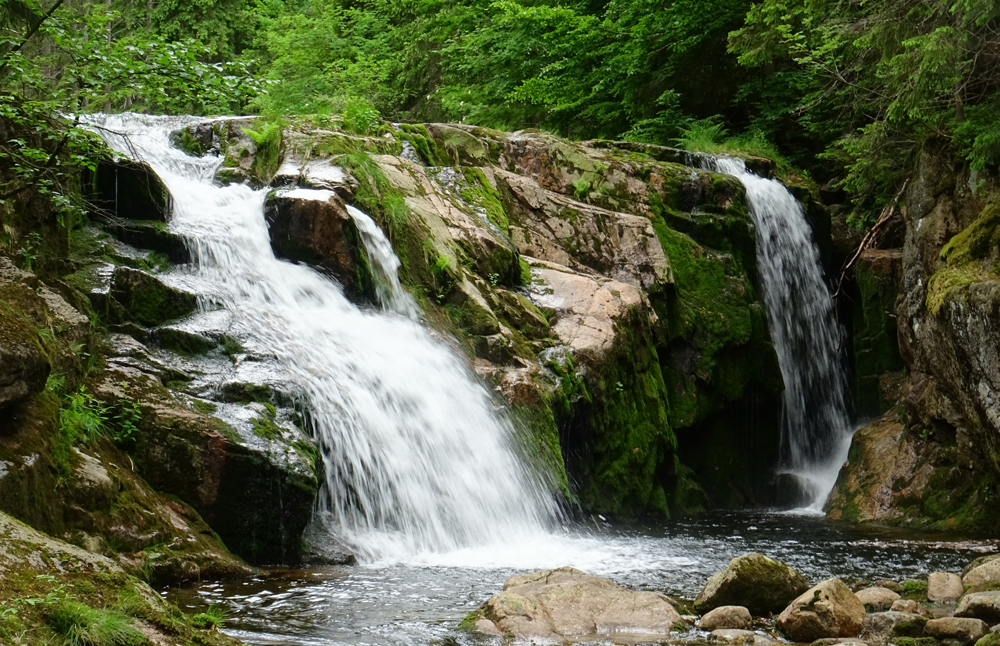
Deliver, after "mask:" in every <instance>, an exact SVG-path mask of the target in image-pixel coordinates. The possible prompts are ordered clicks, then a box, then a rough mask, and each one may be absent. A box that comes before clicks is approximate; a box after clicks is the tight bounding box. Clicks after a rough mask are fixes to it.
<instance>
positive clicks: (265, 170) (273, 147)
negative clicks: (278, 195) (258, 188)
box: [240, 118, 286, 184]
mask: <svg viewBox="0 0 1000 646" xmlns="http://www.w3.org/2000/svg"><path fill="white" fill-rule="evenodd" d="M257 123H260V124H261V127H260V130H251V129H249V128H240V129H241V130H242V131H243V132H245V133H246V134H247V135H248V136H249V137H250V139H252V140H253V143H254V146H255V147H256V149H257V151H256V153H255V154H254V159H253V166H252V167H251V168H250V173H251V174H252V175H253V176H254V178H255V179H257V180H258V181H259V182H261V183H262V184H266V183H267V182H269V181H270V180H271V177H273V176H274V173H275V172H277V170H278V166H279V165H280V164H281V134H282V130H283V129H284V127H285V125H286V123H285V120H284V119H281V118H277V119H273V120H266V119H265V120H258V122H257Z"/></svg>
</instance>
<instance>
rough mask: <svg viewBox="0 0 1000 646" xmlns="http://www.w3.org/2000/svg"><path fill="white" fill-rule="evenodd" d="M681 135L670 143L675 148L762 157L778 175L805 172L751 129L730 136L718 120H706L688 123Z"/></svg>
mask: <svg viewBox="0 0 1000 646" xmlns="http://www.w3.org/2000/svg"><path fill="white" fill-rule="evenodd" d="M680 130H681V136H680V137H676V138H674V139H673V140H672V141H671V142H672V143H673V144H674V145H675V146H677V147H678V148H683V149H684V150H690V151H692V152H702V153H709V154H711V155H721V154H729V155H735V156H737V157H764V158H766V159H770V160H772V161H773V162H774V163H775V168H776V171H777V174H778V175H779V176H786V175H799V176H805V173H804V172H803V171H802V170H800V169H798V168H795V167H794V166H792V164H791V163H789V161H788V159H787V158H786V157H785V156H784V155H783V154H781V151H779V150H778V148H777V147H776V146H775V145H774V144H772V143H771V142H770V141H768V140H767V137H765V136H764V133H762V132H761V131H759V130H751V131H748V132H744V133H742V134H739V135H735V136H730V135H729V132H728V131H727V130H726V129H725V127H724V126H723V125H722V123H721V121H720V117H718V116H714V117H708V118H707V119H698V120H696V121H691V122H690V123H689V124H688V126H687V127H686V128H681V129H680Z"/></svg>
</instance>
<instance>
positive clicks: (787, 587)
mask: <svg viewBox="0 0 1000 646" xmlns="http://www.w3.org/2000/svg"><path fill="white" fill-rule="evenodd" d="M808 587H809V584H808V583H806V580H805V579H804V578H803V577H802V575H801V574H799V573H798V572H797V571H795V570H794V569H793V568H791V567H789V566H788V565H785V564H784V563H782V562H781V561H777V560H775V559H772V558H769V557H767V556H764V555H763V554H757V553H752V554H745V555H743V556H738V557H736V558H734V559H733V560H732V561H730V562H729V565H728V566H726V569H724V570H722V571H721V572H719V573H718V574H716V575H714V576H712V577H711V578H710V579H709V580H708V582H707V583H706V584H705V588H704V589H703V590H702V591H701V593H700V594H699V595H698V598H697V599H695V602H694V606H695V608H696V609H697V610H698V611H699V612H707V611H709V610H712V609H714V608H718V607H720V606H728V605H742V606H743V607H745V608H746V609H747V610H749V611H750V612H751V613H753V614H755V615H763V614H767V613H769V612H778V611H780V610H781V609H782V608H784V607H785V605H787V604H788V602H789V601H790V600H792V599H794V598H795V597H796V596H797V595H800V594H802V592H803V591H805V590H806V589H807V588H808ZM852 596H853V595H852Z"/></svg>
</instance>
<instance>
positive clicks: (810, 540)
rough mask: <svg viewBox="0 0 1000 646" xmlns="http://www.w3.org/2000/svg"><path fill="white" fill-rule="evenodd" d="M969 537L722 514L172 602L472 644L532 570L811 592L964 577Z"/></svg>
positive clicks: (298, 629)
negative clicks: (477, 615)
mask: <svg viewBox="0 0 1000 646" xmlns="http://www.w3.org/2000/svg"><path fill="white" fill-rule="evenodd" d="M963 538H964V537H961V536H950V535H942V534H921V533H918V532H915V531H912V530H904V529H886V528H863V527H856V526H848V525H843V524H835V523H830V522H828V521H826V520H824V519H823V518H817V517H809V516H806V517H803V516H791V515H786V514H764V513H719V514H712V515H709V516H705V517H701V518H697V519H689V520H680V521H672V522H667V523H664V524H661V525H657V526H638V525H636V526H626V527H607V526H605V527H603V528H591V529H589V530H583V529H580V528H575V529H573V530H572V531H567V533H566V534H565V535H563V536H553V537H551V538H550V540H548V541H542V540H538V541H534V542H532V543H531V544H530V545H528V544H525V545H521V546H519V547H518V546H514V547H512V546H509V545H508V546H506V547H504V548H491V549H494V551H493V552H491V551H490V549H485V548H484V550H483V551H481V552H477V551H475V550H463V551H462V552H459V553H454V554H445V555H429V554H428V555H423V556H421V557H417V558H415V559H413V560H412V562H408V563H402V562H396V563H381V564H375V565H368V566H360V567H352V568H316V569H305V570H274V571H271V572H268V573H266V574H264V575H261V576H259V577H256V578H254V579H252V580H248V581H231V582H221V583H211V582H206V583H202V584H200V585H196V586H193V587H186V588H180V589H177V588H171V589H169V590H166V591H165V593H166V595H167V596H168V598H169V599H170V601H172V602H174V603H176V604H178V605H180V606H181V607H185V608H187V609H189V610H196V609H201V608H204V607H206V606H207V605H209V604H216V605H220V606H222V607H224V608H226V609H227V611H228V613H229V614H228V620H227V622H226V631H227V632H229V633H231V634H233V635H234V636H236V637H239V638H241V639H243V640H245V641H247V642H248V643H251V644H352V645H361V644H379V645H393V646H395V645H404V644H406V645H413V646H416V645H422V646H423V645H427V644H431V643H434V642H438V643H440V641H441V640H446V639H447V638H454V639H455V640H457V641H458V643H467V642H469V639H468V637H466V636H464V635H461V634H458V633H456V632H454V630H453V629H454V627H455V626H456V625H457V624H458V622H459V621H461V619H462V618H463V617H464V616H465V615H466V613H468V612H469V611H470V610H473V609H474V608H476V607H478V606H479V604H481V603H482V602H483V601H485V600H486V599H487V598H489V597H490V596H491V595H492V594H494V593H496V592H497V591H499V590H500V587H501V586H502V584H503V582H504V580H505V579H506V578H507V577H509V576H511V575H513V574H517V573H521V572H526V571H530V570H534V569H540V568H550V567H558V566H561V565H573V566H575V567H578V568H580V569H582V570H584V571H586V572H588V573H590V574H598V575H602V576H607V577H609V578H611V579H614V580H615V581H617V582H619V583H621V584H623V585H626V586H630V587H634V588H638V589H645V590H658V591H662V592H666V593H668V594H674V595H678V596H681V597H686V598H693V597H694V596H696V595H697V594H698V592H699V591H700V590H701V588H702V586H703V585H704V583H705V580H706V579H707V578H708V577H709V576H711V575H712V574H714V573H715V572H718V571H719V570H720V569H722V568H723V567H724V566H725V565H726V564H727V563H728V562H729V560H730V559H732V558H733V557H735V556H738V555H740V554H745V553H747V552H762V553H764V554H767V555H769V556H773V557H775V558H778V559H780V560H782V561H785V562H786V563H788V564H790V565H792V566H793V567H795V568H797V569H798V570H799V571H801V572H802V573H803V574H804V575H805V576H806V578H807V579H808V580H810V581H812V582H817V581H819V580H822V579H825V578H829V577H831V576H838V577H841V578H843V579H844V580H846V581H848V582H849V583H850V582H857V581H860V580H865V579H867V580H873V579H880V578H884V579H893V580H896V581H902V580H905V579H908V578H913V577H921V576H926V575H927V574H928V573H930V572H934V571H946V572H948V571H950V572H959V571H961V568H962V567H963V566H964V565H966V564H967V563H968V562H969V561H971V560H972V559H974V558H976V556H978V555H979V553H981V552H983V551H995V550H996V546H995V545H994V543H993V542H992V541H986V542H983V541H964V542H963ZM496 550H499V552H498V551H496ZM477 559H478V561H477ZM477 562H478V563H479V564H483V565H480V566H475V565H474V564H475V563H477ZM485 564H488V565H485Z"/></svg>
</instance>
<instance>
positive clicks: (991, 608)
mask: <svg viewBox="0 0 1000 646" xmlns="http://www.w3.org/2000/svg"><path fill="white" fill-rule="evenodd" d="M955 616H956V617H971V618H974V619H982V620H983V621H985V622H988V623H990V624H996V623H1000V591H989V592H972V593H969V594H967V595H965V596H964V597H962V600H961V601H960V602H959V604H958V608H956V609H955Z"/></svg>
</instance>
